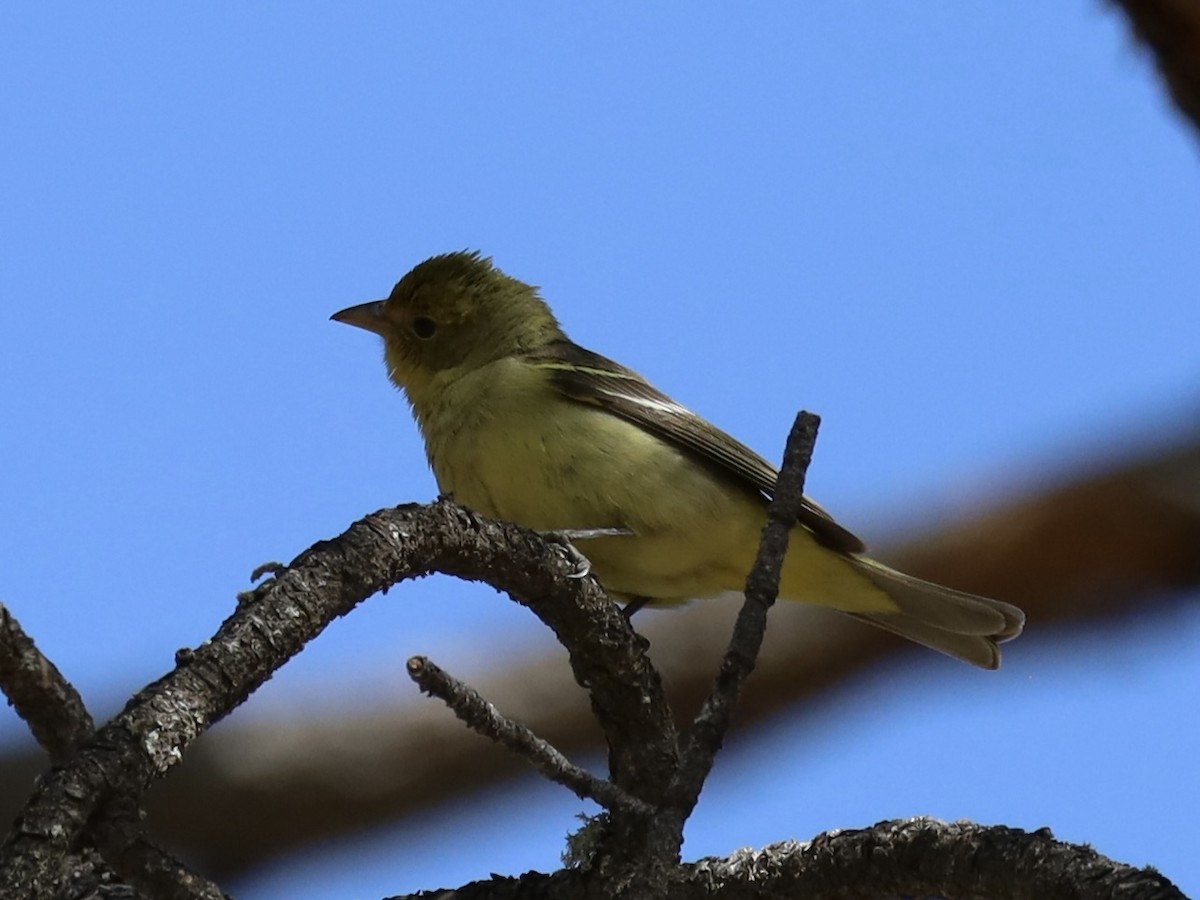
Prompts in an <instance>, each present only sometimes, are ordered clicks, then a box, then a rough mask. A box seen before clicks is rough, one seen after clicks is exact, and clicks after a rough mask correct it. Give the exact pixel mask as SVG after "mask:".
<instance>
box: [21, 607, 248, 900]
mask: <svg viewBox="0 0 1200 900" xmlns="http://www.w3.org/2000/svg"><path fill="white" fill-rule="evenodd" d="M0 691H3V692H4V694H5V695H6V696H7V697H8V698H9V701H10V702H11V703H12V705H13V707H14V708H15V709H16V710H17V714H18V715H20V716H21V718H22V719H24V720H25V722H26V723H27V724H28V725H29V729H30V731H32V732H33V735H34V737H35V738H37V740H38V743H39V744H41V745H42V747H43V749H45V750H46V751H47V752H48V753H49V754H50V759H51V761H52V762H53V763H54V764H56V765H64V764H66V763H67V761H68V760H69V759H70V758H71V756H72V755H73V754H74V753H75V752H76V751H77V750H78V749H79V747H81V746H82V745H83V744H84V742H85V741H87V740H88V739H89V738H90V737H91V736H92V734H93V733H94V728H93V724H92V717H91V716H90V715H89V714H88V711H87V708H86V707H85V706H84V704H83V699H82V698H81V697H80V696H79V692H78V691H76V690H75V687H74V685H72V684H71V683H70V682H69V681H67V679H66V678H65V677H63V674H62V673H61V672H60V671H59V670H58V668H57V667H56V666H55V665H54V663H52V662H51V661H50V660H49V659H48V658H46V656H44V655H43V654H42V652H41V651H40V650H39V649H38V648H37V645H36V644H35V643H34V642H33V639H32V638H30V637H29V636H28V635H27V634H25V632H24V630H23V629H22V628H21V626H20V624H19V623H18V622H17V620H16V618H15V617H14V616H13V615H12V614H11V613H10V612H9V611H8V609H7V608H5V606H4V605H3V604H0ZM141 816H142V812H141V809H140V808H139V807H138V805H137V803H136V802H133V801H129V800H125V801H120V800H118V801H115V802H113V803H111V804H109V805H108V807H106V808H105V810H104V815H103V816H99V817H97V819H96V821H95V822H94V823H93V824H92V826H91V828H90V829H89V830H88V835H87V836H88V838H90V840H91V841H92V842H93V843H94V844H95V846H96V848H97V849H98V850H99V852H100V854H101V855H102V856H103V858H104V861H105V863H107V864H108V865H110V866H112V867H113V868H114V869H116V870H117V874H118V875H119V876H120V877H121V878H122V879H123V880H125V881H126V882H128V883H129V884H130V885H132V886H133V887H135V888H137V889H138V890H139V891H141V892H143V893H144V894H145V895H146V896H148V897H154V898H161V900H222V898H224V897H225V894H224V893H223V892H222V891H221V890H220V889H219V888H218V887H217V886H216V885H214V884H213V883H212V882H210V881H208V880H207V879H205V878H203V877H201V876H200V875H197V874H196V873H194V872H192V871H191V870H190V869H188V868H187V867H186V866H185V865H183V863H181V862H179V861H178V860H177V859H175V858H174V857H172V856H170V855H169V854H167V853H164V852H163V851H162V850H160V849H159V848H158V847H156V846H155V845H154V844H152V843H150V842H149V841H148V840H146V837H145V834H144V833H143V831H142V827H141ZM80 853H82V855H83V857H88V856H90V855H91V853H90V852H89V850H88V849H86V847H85V849H84V850H82V851H80ZM71 858H76V859H78V854H75V853H72V854H71V855H70V856H64V857H63V863H67V862H68V861H69V860H70V859H71ZM80 861H81V862H84V861H83V860H80ZM81 868H83V869H85V870H86V871H87V872H88V873H90V874H91V873H94V874H96V876H97V877H98V878H99V879H101V880H107V876H106V874H105V873H104V872H101V871H100V869H101V868H106V867H103V866H102V865H100V864H99V862H98V860H91V859H88V860H86V864H84V865H82V866H81ZM92 888H93V885H92V884H91V883H90V882H89V883H88V886H87V888H86V889H87V890H91V889H92Z"/></svg>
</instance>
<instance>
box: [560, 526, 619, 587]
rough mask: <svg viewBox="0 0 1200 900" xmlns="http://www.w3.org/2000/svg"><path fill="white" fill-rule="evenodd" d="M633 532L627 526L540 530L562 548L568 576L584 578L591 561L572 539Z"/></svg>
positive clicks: (577, 539)
mask: <svg viewBox="0 0 1200 900" xmlns="http://www.w3.org/2000/svg"><path fill="white" fill-rule="evenodd" d="M631 534H633V532H632V531H630V530H629V529H628V528H562V529H559V530H557V531H545V532H542V537H544V538H545V539H546V540H548V541H552V542H553V543H555V544H558V545H559V546H560V547H562V549H563V555H564V556H565V557H566V558H567V562H569V563H570V564H571V574H569V575H568V576H567V577H568V578H585V577H586V576H587V574H588V573H589V572H591V571H592V562H591V560H589V559H588V558H587V557H586V556H584V555H583V554H582V553H580V552H579V550H578V548H576V546H575V544H574V543H572V542H573V541H586V540H588V539H590V538H598V537H623V536H628V535H631Z"/></svg>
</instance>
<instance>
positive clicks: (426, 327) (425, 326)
mask: <svg viewBox="0 0 1200 900" xmlns="http://www.w3.org/2000/svg"><path fill="white" fill-rule="evenodd" d="M412 330H413V334H415V335H416V336H417V337H419V338H420V339H421V340H423V341H427V340H429V339H430V338H431V337H433V333H434V332H435V331H437V322H435V321H433V319H431V318H429V316H417V317H416V318H415V319H413V320H412Z"/></svg>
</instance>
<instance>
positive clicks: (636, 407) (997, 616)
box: [333, 252, 1025, 669]
mask: <svg viewBox="0 0 1200 900" xmlns="http://www.w3.org/2000/svg"><path fill="white" fill-rule="evenodd" d="M333 319H335V320H336V321H339V322H345V323H347V324H349V325H356V326H358V327H359V328H365V329H366V330H368V331H372V332H374V333H375V334H378V335H380V336H381V337H382V338H383V343H384V359H385V361H386V363H387V370H388V376H389V377H390V378H391V380H392V381H393V382H394V383H395V384H396V385H397V386H398V387H399V388H401V390H403V391H404V394H405V396H406V397H407V398H408V401H409V403H410V404H411V406H412V410H413V415H414V416H415V418H416V420H417V425H418V426H419V428H420V430H421V434H422V436H423V437H424V439H425V449H426V454H427V455H428V458H429V464H430V466H431V467H432V469H433V472H434V475H435V476H436V477H437V482H438V487H439V488H440V490H441V491H442V492H443V493H445V494H451V495H453V497H454V499H455V500H456V501H458V502H459V503H462V504H464V505H465V506H468V507H470V508H472V509H474V510H476V511H478V512H480V513H482V514H484V515H486V516H491V517H494V518H499V519H506V520H508V521H510V522H515V523H517V524H519V525H524V526H526V527H528V528H533V529H537V530H539V531H546V532H549V531H554V532H561V533H568V534H571V535H572V540H574V541H575V542H576V543H577V544H578V545H579V549H580V550H581V551H582V552H583V553H584V554H585V555H586V557H587V559H588V560H589V561H590V563H591V567H592V571H593V572H594V574H595V575H596V576H597V577H598V578H599V580H600V582H601V584H603V585H604V587H605V589H606V590H608V592H609V593H610V594H612V595H614V596H615V597H617V598H618V599H620V600H622V601H624V602H626V603H635V604H637V605H641V604H643V603H650V604H653V605H666V604H675V603H681V602H684V601H687V600H691V599H697V598H703V597H713V596H716V595H718V594H723V593H727V592H730V591H741V590H742V588H743V587H744V584H745V579H746V574H747V572H748V571H749V570H750V567H751V565H752V564H753V561H754V555H755V551H756V549H757V547H758V542H759V538H760V536H761V534H762V529H763V525H764V524H765V522H766V508H767V502H768V499H769V497H770V496H771V494H772V492H773V491H774V489H775V480H776V474H777V473H776V470H775V468H774V467H773V466H772V465H771V464H770V463H768V462H767V461H766V460H765V459H763V458H762V457H761V456H759V455H758V454H757V453H755V452H754V451H753V450H750V449H749V448H748V447H746V446H745V445H744V444H742V443H740V442H739V441H737V440H735V439H734V438H732V437H730V436H729V435H728V434H726V433H725V432H723V431H721V430H720V429H718V428H717V427H715V426H714V425H711V424H710V423H708V422H707V421H705V420H704V419H702V418H700V417H699V416H697V415H696V414H695V413H693V412H691V411H689V410H687V409H685V408H684V407H682V406H680V405H679V404H678V403H676V402H675V401H674V400H672V399H671V398H670V397H668V396H667V395H666V394H663V393H662V392H661V391H659V390H657V389H656V388H654V387H653V386H652V385H651V384H650V383H649V382H647V381H646V380H645V379H644V378H642V376H640V375H638V374H637V373H636V372H633V371H631V370H630V369H627V368H625V367H624V366H621V365H618V364H617V363H615V362H613V361H612V360H609V359H606V358H605V357H603V356H600V355H599V354H597V353H593V352H591V351H590V350H585V349H584V348H583V347H581V346H579V345H578V344H576V343H573V342H572V341H571V340H570V339H569V338H568V337H567V336H566V335H565V334H564V333H563V330H562V329H561V328H560V327H559V324H558V321H557V320H556V319H555V318H554V314H553V313H552V312H551V311H550V308H549V307H548V306H547V305H546V303H545V301H543V300H542V299H541V297H540V296H539V295H538V292H537V289H536V288H534V287H532V286H530V285H528V284H525V283H523V282H521V281H518V280H517V279H515V278H511V277H510V276H508V275H506V274H504V273H503V272H501V271H500V270H499V269H497V268H496V267H495V266H493V265H492V263H491V260H489V259H486V258H483V257H481V256H480V255H479V254H478V253H470V252H458V253H447V254H444V255H442V256H435V257H433V258H432V259H428V260H426V261H425V262H422V263H421V264H419V265H418V266H416V268H414V269H413V270H412V271H411V272H409V273H408V274H407V275H405V276H404V277H403V278H401V279H400V281H399V283H397V284H396V286H395V288H394V289H393V290H392V293H391V295H390V296H389V297H388V298H387V299H386V300H379V301H375V302H372V303H364V304H361V305H359V306H352V307H350V308H349V309H344V310H342V311H341V312H338V313H335V314H334V315H333ZM864 550H865V547H864V546H863V543H862V541H860V540H859V539H858V538H857V537H855V536H854V535H853V534H851V533H850V532H849V531H847V530H846V529H845V528H843V527H842V526H841V525H839V524H838V523H837V522H835V521H834V520H833V519H832V518H831V517H830V515H829V514H828V513H827V512H825V510H823V509H822V508H821V507H820V506H818V505H817V504H816V503H813V502H812V501H811V500H808V499H807V498H806V499H805V501H804V506H803V509H802V511H801V514H800V517H799V521H797V523H796V525H795V527H794V528H793V529H792V531H791V534H790V536H789V544H788V553H787V556H786V558H785V560H784V566H783V572H782V576H781V580H780V590H779V596H780V598H781V599H787V600H803V601H808V602H810V603H818V604H821V605H824V606H829V607H833V608H834V609H838V610H842V611H843V612H847V613H850V614H852V615H854V616H856V617H858V618H860V619H865V620H866V621H868V622H871V623H872V624H874V625H878V626H879V627H881V628H886V629H887V630H889V631H893V632H895V633H897V634H900V635H903V636H904V637H907V638H910V639H912V640H914V641H917V642H919V643H922V644H925V645H926V646H929V647H932V648H933V649H935V650H940V651H942V652H943V653H947V654H949V655H950V656H954V657H957V658H958V659H962V660H965V661H967V662H969V663H973V664H974V665H977V666H982V667H983V668H988V669H994V668H996V667H997V666H998V665H999V664H1000V651H999V648H998V647H997V644H998V643H1000V642H1002V641H1006V640H1008V639H1010V638H1014V637H1016V636H1017V635H1018V634H1020V633H1021V628H1022V626H1023V625H1024V621H1025V617H1024V614H1023V613H1022V612H1021V610H1019V609H1017V607H1015V606H1012V605H1011V604H1008V603H1002V602H1000V601H998V600H989V599H987V598H985V597H977V596H974V595H972V594H965V593H962V592H960V591H955V590H952V589H950V588H946V587H941V586H940V585H936V584H931V583H929V582H926V581H921V580H920V579H917V578H913V577H911V576H909V575H905V574H904V573H902V572H897V571H896V570H894V569H890V568H888V567H887V566H884V565H882V564H881V563H878V562H876V561H874V560H873V559H870V558H868V557H867V556H864V555H863V551H864Z"/></svg>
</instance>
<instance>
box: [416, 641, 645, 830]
mask: <svg viewBox="0 0 1200 900" xmlns="http://www.w3.org/2000/svg"><path fill="white" fill-rule="evenodd" d="M408 675H409V677H410V678H412V680H413V681H414V682H416V684H417V687H419V688H420V689H421V690H422V691H424V692H425V693H426V694H429V695H431V696H433V697H437V698H438V699H439V700H441V701H442V702H443V703H445V704H446V705H447V706H448V707H450V709H451V710H452V711H453V712H454V714H455V715H456V716H458V718H459V719H461V720H462V721H463V722H464V723H465V724H466V725H467V726H468V727H469V728H472V729H473V730H475V731H476V732H478V733H479V734H481V735H483V736H484V737H486V738H490V739H492V740H494V741H496V742H498V743H501V744H503V745H504V746H505V747H508V748H509V749H510V750H512V751H514V752H515V753H517V754H519V755H520V756H523V757H524V758H525V759H526V760H528V761H529V763H530V765H532V766H533V767H534V768H535V769H537V770H538V771H539V772H541V773H542V774H543V775H545V776H546V777H547V778H549V779H550V780H551V781H553V782H556V783H558V784H561V785H562V786H563V787H566V788H568V789H569V790H571V791H572V792H574V793H575V795H576V796H578V797H580V798H581V799H584V800H594V801H595V802H596V803H598V804H600V805H601V806H603V807H604V808H605V809H609V810H621V811H623V812H627V813H633V814H635V815H643V816H649V815H651V814H652V813H653V809H651V807H650V806H649V805H648V804H645V803H643V802H642V801H640V800H638V799H637V798H636V797H632V796H630V795H629V794H627V793H626V792H625V791H623V790H621V789H620V788H619V787H617V786H616V785H615V784H613V783H612V782H611V781H605V780H604V779H602V778H597V777H596V776H595V775H593V774H591V773H590V772H588V771H587V770H586V769H582V768H580V767H579V766H577V765H575V764H574V763H572V762H571V761H570V760H569V759H567V758H566V757H565V756H564V755H563V754H562V753H561V752H559V751H558V750H557V749H556V748H555V747H554V746H553V745H551V744H550V743H549V742H547V741H545V740H543V739H542V738H540V737H538V736H537V735H536V734H534V733H533V732H532V731H530V730H529V729H528V728H526V727H525V726H524V725H522V724H521V723H519V722H514V721H513V720H512V719H509V718H507V717H505V716H503V715H501V714H500V712H499V711H498V710H497V709H496V707H495V706H493V705H492V704H491V703H489V702H488V701H487V700H485V699H484V698H483V696H482V695H481V694H480V693H479V692H478V691H476V690H475V689H474V688H472V687H471V686H470V685H467V684H465V683H463V682H462V681H459V680H458V679H457V678H455V677H454V676H453V675H451V674H450V673H449V672H447V671H445V670H444V669H442V668H440V667H439V666H438V665H436V664H435V663H433V662H430V660H428V659H426V658H425V657H424V656H414V657H412V658H411V659H410V660H409V661H408Z"/></svg>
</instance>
